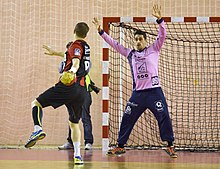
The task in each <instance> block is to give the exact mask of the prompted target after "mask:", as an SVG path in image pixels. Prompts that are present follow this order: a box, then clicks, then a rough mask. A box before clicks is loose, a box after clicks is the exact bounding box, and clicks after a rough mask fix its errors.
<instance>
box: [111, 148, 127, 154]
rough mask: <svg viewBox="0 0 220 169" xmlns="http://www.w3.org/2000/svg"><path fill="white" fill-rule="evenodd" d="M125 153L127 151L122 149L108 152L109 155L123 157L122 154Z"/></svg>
mask: <svg viewBox="0 0 220 169" xmlns="http://www.w3.org/2000/svg"><path fill="white" fill-rule="evenodd" d="M124 153H125V149H124V148H121V147H116V148H114V149H112V150H109V151H108V152H107V155H121V154H124Z"/></svg>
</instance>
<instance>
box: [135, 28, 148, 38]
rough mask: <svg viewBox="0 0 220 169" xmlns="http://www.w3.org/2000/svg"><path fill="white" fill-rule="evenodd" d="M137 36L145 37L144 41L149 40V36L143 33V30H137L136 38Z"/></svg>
mask: <svg viewBox="0 0 220 169" xmlns="http://www.w3.org/2000/svg"><path fill="white" fill-rule="evenodd" d="M135 35H143V36H144V39H145V40H146V39H147V35H146V33H145V32H143V31H142V30H139V29H138V30H135V31H134V36H135Z"/></svg>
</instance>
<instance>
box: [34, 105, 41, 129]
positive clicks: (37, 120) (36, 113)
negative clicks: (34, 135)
mask: <svg viewBox="0 0 220 169" xmlns="http://www.w3.org/2000/svg"><path fill="white" fill-rule="evenodd" d="M42 116H43V112H42V108H41V107H39V106H34V107H33V108H32V117H33V120H34V125H38V126H41V127H42Z"/></svg>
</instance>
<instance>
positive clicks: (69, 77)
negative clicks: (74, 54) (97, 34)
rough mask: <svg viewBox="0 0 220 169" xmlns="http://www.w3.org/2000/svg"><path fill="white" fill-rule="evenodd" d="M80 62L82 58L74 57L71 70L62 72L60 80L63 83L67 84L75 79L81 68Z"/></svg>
mask: <svg viewBox="0 0 220 169" xmlns="http://www.w3.org/2000/svg"><path fill="white" fill-rule="evenodd" d="M79 64H80V60H79V59H78V58H73V59H72V67H71V68H70V69H69V70H67V71H64V72H63V73H62V76H61V78H60V81H61V82H62V83H63V84H65V85H66V84H69V83H71V82H72V81H73V79H75V78H76V72H77V71H78V69H79Z"/></svg>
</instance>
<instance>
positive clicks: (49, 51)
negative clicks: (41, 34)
mask: <svg viewBox="0 0 220 169" xmlns="http://www.w3.org/2000/svg"><path fill="white" fill-rule="evenodd" d="M43 48H44V49H46V52H44V54H46V55H50V56H60V57H64V52H58V51H55V50H53V49H52V48H51V47H50V46H47V45H43Z"/></svg>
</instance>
